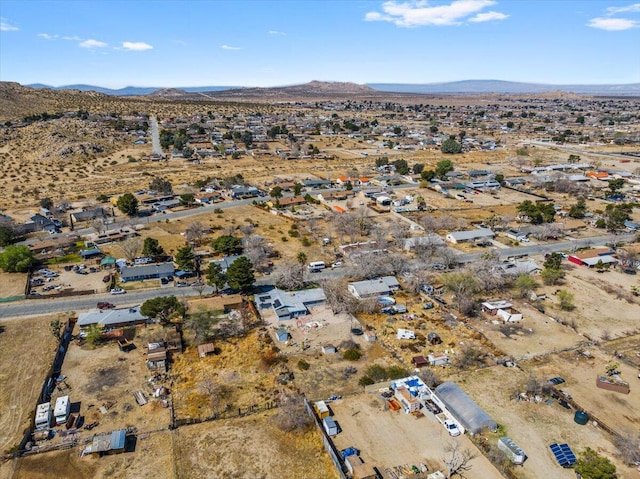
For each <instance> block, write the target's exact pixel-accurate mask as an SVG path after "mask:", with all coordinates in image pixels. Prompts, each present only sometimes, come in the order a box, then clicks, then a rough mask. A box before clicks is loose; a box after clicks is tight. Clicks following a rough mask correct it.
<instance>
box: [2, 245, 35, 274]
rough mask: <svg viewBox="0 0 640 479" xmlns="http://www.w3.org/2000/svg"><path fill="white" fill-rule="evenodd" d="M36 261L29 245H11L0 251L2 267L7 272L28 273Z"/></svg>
mask: <svg viewBox="0 0 640 479" xmlns="http://www.w3.org/2000/svg"><path fill="white" fill-rule="evenodd" d="M35 262H36V260H35V258H34V256H33V252H32V251H31V250H30V249H29V247H27V246H25V245H23V244H20V245H9V246H7V247H6V248H5V249H4V251H3V252H2V253H0V269H2V270H3V271H5V272H7V273H26V272H27V271H28V270H29V268H30V267H31V265H33V264H34V263H35Z"/></svg>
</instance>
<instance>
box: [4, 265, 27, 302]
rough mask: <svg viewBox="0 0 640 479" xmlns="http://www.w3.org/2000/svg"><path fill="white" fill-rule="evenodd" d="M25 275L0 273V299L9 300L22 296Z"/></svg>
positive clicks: (25, 279)
mask: <svg viewBox="0 0 640 479" xmlns="http://www.w3.org/2000/svg"><path fill="white" fill-rule="evenodd" d="M26 283H27V275H26V273H25V274H22V273H5V272H3V271H0V298H9V297H11V296H19V295H21V294H24V287H25V284H26Z"/></svg>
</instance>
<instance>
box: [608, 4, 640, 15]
mask: <svg viewBox="0 0 640 479" xmlns="http://www.w3.org/2000/svg"><path fill="white" fill-rule="evenodd" d="M625 12H640V3H634V4H632V5H627V6H626V7H609V8H607V15H615V14H616V13H625Z"/></svg>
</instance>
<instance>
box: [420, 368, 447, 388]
mask: <svg viewBox="0 0 640 479" xmlns="http://www.w3.org/2000/svg"><path fill="white" fill-rule="evenodd" d="M420 379H422V382H423V383H425V384H426V385H427V387H429V388H432V389H433V388H435V387H436V386H438V385H439V384H440V383H441V382H442V381H441V380H440V378H439V377H438V375H437V374H436V373H435V371H433V370H432V369H429V368H423V369H422V370H421V371H420Z"/></svg>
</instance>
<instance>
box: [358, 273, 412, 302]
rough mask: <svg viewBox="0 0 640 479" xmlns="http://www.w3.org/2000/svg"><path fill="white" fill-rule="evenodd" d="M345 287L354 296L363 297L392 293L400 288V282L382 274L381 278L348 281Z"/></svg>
mask: <svg viewBox="0 0 640 479" xmlns="http://www.w3.org/2000/svg"><path fill="white" fill-rule="evenodd" d="M347 288H348V289H349V292H350V293H351V294H352V295H353V296H355V297H356V298H358V299H365V298H373V297H376V296H388V295H390V294H393V293H394V292H395V291H398V290H399V289H400V283H398V280H397V279H396V278H395V277H393V276H383V277H382V278H377V279H369V280H365V281H356V282H353V283H349V284H348V286H347Z"/></svg>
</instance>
